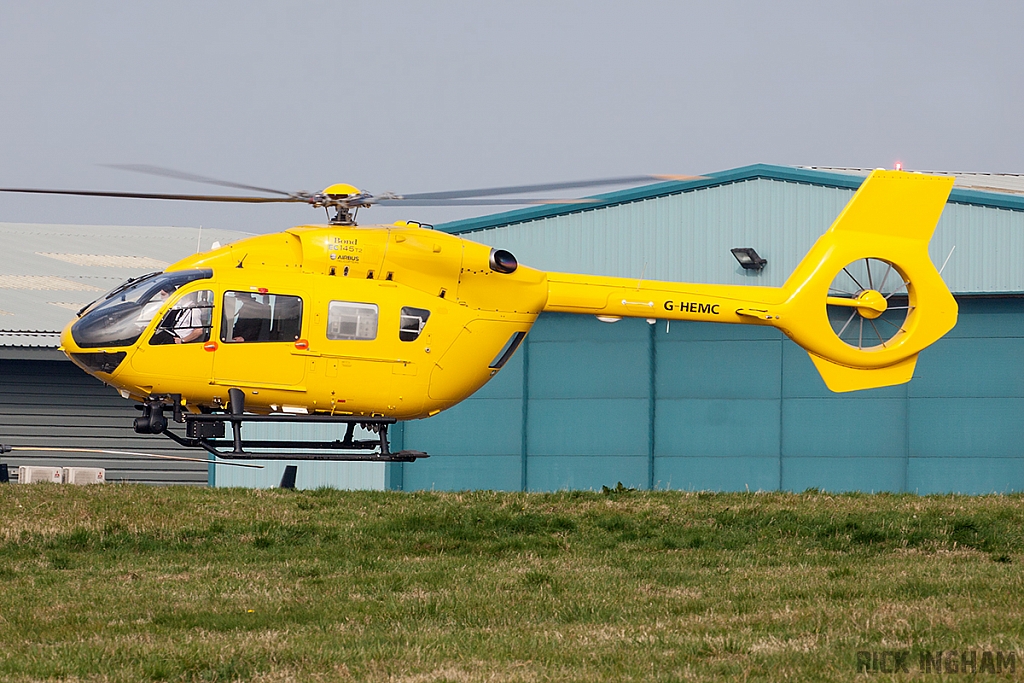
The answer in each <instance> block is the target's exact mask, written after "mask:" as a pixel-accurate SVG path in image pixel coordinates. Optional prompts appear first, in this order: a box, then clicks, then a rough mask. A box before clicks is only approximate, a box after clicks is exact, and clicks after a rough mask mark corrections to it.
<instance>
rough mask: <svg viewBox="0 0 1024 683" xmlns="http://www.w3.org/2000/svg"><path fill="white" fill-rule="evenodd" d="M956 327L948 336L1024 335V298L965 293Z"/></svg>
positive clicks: (961, 300)
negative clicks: (1000, 297) (975, 296)
mask: <svg viewBox="0 0 1024 683" xmlns="http://www.w3.org/2000/svg"><path fill="white" fill-rule="evenodd" d="M957 304H958V305H959V308H960V315H959V320H957V323H956V327H954V328H953V329H952V330H950V331H949V332H947V333H946V338H952V339H955V338H958V337H1024V298H1018V297H1012V298H1011V297H1007V298H1002V299H996V298H988V297H978V298H974V297H963V298H958V299H957Z"/></svg>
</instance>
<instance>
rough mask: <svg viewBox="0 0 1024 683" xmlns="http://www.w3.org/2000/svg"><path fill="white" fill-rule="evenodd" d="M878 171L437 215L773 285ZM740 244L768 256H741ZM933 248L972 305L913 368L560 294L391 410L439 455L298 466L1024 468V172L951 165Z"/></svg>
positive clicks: (424, 473)
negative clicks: (422, 399) (864, 371)
mask: <svg viewBox="0 0 1024 683" xmlns="http://www.w3.org/2000/svg"><path fill="white" fill-rule="evenodd" d="M866 173H867V171H864V170H858V169H820V168H793V167H780V166H768V165H756V166H749V167H744V168H738V169H733V170H730V171H725V172H720V173H712V174H708V175H707V176H705V177H704V178H702V179H699V180H694V181H687V182H666V183H661V184H657V185H651V186H646V187H641V188H636V189H632V190H626V191H621V192H614V193H610V194H605V195H600V201H599V202H598V203H596V204H590V205H587V206H586V207H582V206H580V205H574V206H571V207H565V206H562V207H538V208H531V209H524V210H518V211H511V212H506V213H502V214H497V215H492V216H485V217H482V218H477V219H470V220H464V221H458V222H454V223H448V224H445V225H440V226H437V229H440V230H445V231H447V232H451V233H456V234H461V235H465V236H467V237H468V238H470V239H473V240H476V241H479V242H482V243H484V244H489V245H491V246H494V247H498V248H503V249H508V250H510V251H512V252H513V253H514V254H515V255H516V256H517V258H518V259H519V261H520V262H521V263H524V264H528V265H530V266H533V267H536V268H541V269H546V270H555V271H562V272H583V273H594V274H601V275H611V276H621V277H634V278H644V279H651V280H672V281H683V282H708V283H720V284H746V285H765V286H779V285H781V284H782V283H783V282H784V280H785V279H786V277H787V276H788V274H789V273H790V272H791V271H792V269H793V268H794V267H795V266H796V264H797V263H798V262H799V261H800V260H801V259H802V258H803V256H804V254H805V253H806V252H807V250H808V249H809V248H810V247H811V245H812V244H813V243H814V241H815V240H816V239H817V237H818V236H819V235H820V234H821V233H822V232H824V230H825V229H827V228H828V226H829V225H830V224H831V223H832V221H833V220H834V219H835V217H836V216H837V215H838V213H839V212H840V211H841V210H842V208H843V207H844V206H845V205H846V203H847V202H848V201H849V199H850V197H851V196H852V195H853V192H854V191H855V190H856V188H857V187H858V186H859V185H860V183H861V182H862V181H863V178H864V177H865V176H866ZM734 247H753V248H754V249H756V251H757V252H758V254H760V255H761V256H762V257H764V258H766V259H767V260H768V264H767V266H766V267H765V268H764V269H763V270H761V271H760V272H757V271H747V270H743V269H742V268H741V267H740V266H739V265H738V263H737V261H736V260H735V259H734V258H733V256H732V254H731V253H730V249H731V248H734ZM111 253H112V252H111ZM931 256H932V260H933V261H934V262H935V263H936V265H938V266H942V265H943V264H945V266H944V270H943V278H944V279H945V280H946V282H947V284H948V285H949V287H950V289H951V290H952V291H953V292H954V294H955V295H956V297H957V300H958V303H959V306H960V318H959V323H958V325H957V327H956V328H954V330H953V331H952V332H950V333H949V334H948V335H947V336H946V337H945V338H943V339H942V340H940V341H939V342H938V343H936V344H935V345H934V346H932V347H930V348H929V349H927V350H925V351H924V352H923V353H922V354H921V357H920V360H919V362H918V364H917V370H916V373H915V377H914V379H913V380H912V381H911V382H910V383H909V384H906V385H902V386H898V387H889V388H884V389H877V390H870V391H863V392H856V393H853V394H833V393H831V392H829V391H828V390H827V389H826V388H825V385H824V383H823V382H822V380H821V378H820V377H819V375H818V373H817V371H816V370H815V369H814V367H813V365H812V364H811V361H810V359H809V358H808V356H807V354H806V353H805V352H804V351H803V350H802V349H800V348H799V347H797V346H796V345H795V344H793V343H792V342H790V341H788V340H787V339H785V338H784V337H783V336H782V335H781V334H780V333H778V332H776V331H775V330H772V329H767V328H761V327H749V326H741V325H715V324H710V323H679V322H677V323H675V324H672V325H670V326H669V325H667V324H666V322H665V321H656V322H655V323H654V324H648V323H647V322H646V321H644V320H630V319H626V320H622V321H620V322H617V323H614V324H606V323H602V322H599V321H597V320H596V319H595V318H593V317H589V316H571V315H558V314H544V315H542V316H541V317H540V319H539V320H538V322H537V324H536V325H535V327H534V329H533V331H532V332H531V333H530V334H529V335H528V336H527V338H526V341H525V342H524V344H523V345H522V346H521V347H520V349H519V350H518V351H517V353H516V354H515V356H514V357H513V359H512V360H511V361H510V362H509V363H508V364H507V365H506V366H505V367H504V368H503V369H502V370H501V372H500V373H499V374H498V375H497V376H496V377H495V378H494V379H493V380H492V381H491V382H490V383H489V384H488V385H487V386H485V387H484V388H483V389H481V390H480V391H479V392H478V393H477V394H476V395H474V396H473V397H471V398H470V399H468V400H466V401H465V402H463V403H462V404H460V405H458V406H456V407H454V408H452V409H450V410H448V411H446V412H444V413H442V414H440V415H438V416H435V417H433V418H430V419H428V420H420V421H415V422H411V423H406V424H404V425H402V428H401V429H395V430H394V441H395V447H396V448H401V447H405V448H413V449H417V450H424V451H427V452H428V453H430V455H431V457H430V458H429V459H426V460H420V461H417V462H415V463H410V464H405V465H395V464H389V465H383V464H364V463H358V464H351V463H346V464H341V463H332V464H310V463H302V464H299V472H298V477H297V484H298V485H299V486H300V487H315V486H321V485H328V486H338V487H342V488H346V487H348V488H395V489H404V490H416V489H437V490H458V489H500V490H531V491H544V490H558V489H565V488H582V489H587V488H600V487H601V486H615V485H616V484H617V483H618V482H621V483H622V484H623V485H625V486H631V487H637V488H672V489H697V490H701V489H711V490H741V491H742V490H747V489H749V490H751V491H754V490H795V491H800V490H804V489H807V488H811V487H813V488H821V489H827V490H836V491H839V490H861V491H911V492H918V493H933V492H950V491H955V492H962V493H986V492H1010V491H1020V490H1024V446H1022V445H1021V444H1024V421H1022V420H1021V419H1020V417H1019V414H1020V411H1021V409H1022V408H1024V339H1022V337H1024V259H1022V258H1021V256H1024V178H1020V177H1017V176H1008V175H992V174H956V186H955V187H954V190H953V193H952V194H951V196H950V200H949V204H948V205H947V207H946V209H945V211H944V213H943V216H942V218H941V220H940V222H939V226H938V228H937V230H936V234H935V237H934V238H933V240H932V243H931ZM168 260H171V259H168ZM0 285H2V283H0ZM0 288H2V287H0ZM0 308H3V306H0ZM0 322H3V319H2V318H0ZM4 327H6V326H4ZM0 343H2V344H8V345H9V344H11V343H12V342H11V338H10V335H8V338H7V339H6V340H0ZM6 353H8V354H9V353H11V352H10V351H7V352H6ZM27 381H28V380H26V382H27ZM2 382H3V379H2V378H0V384H2ZM108 391H109V390H108ZM113 398H116V396H114V397H113ZM266 464H267V465H268V466H267V468H266V469H265V470H262V471H259V472H254V471H250V470H239V469H232V468H227V467H220V466H218V467H216V468H211V469H210V471H209V473H208V481H209V483H210V484H212V485H216V486H274V485H277V483H278V482H279V481H280V478H281V472H282V470H283V468H284V466H285V465H286V464H287V463H281V462H276V463H266Z"/></svg>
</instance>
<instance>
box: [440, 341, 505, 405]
mask: <svg viewBox="0 0 1024 683" xmlns="http://www.w3.org/2000/svg"><path fill="white" fill-rule="evenodd" d="M523 355H524V354H523V349H522V348H520V349H519V350H518V351H516V352H515V353H514V354H512V357H511V358H509V359H508V362H506V363H505V367H503V368H502V369H501V370H499V371H498V374H497V375H495V376H494V377H492V378H491V379H490V381H489V382H487V384H485V385H483V386H482V387H480V388H479V389H477V392H476V393H475V394H473V397H472V398H474V399H477V398H522V397H523ZM442 415H443V413H442Z"/></svg>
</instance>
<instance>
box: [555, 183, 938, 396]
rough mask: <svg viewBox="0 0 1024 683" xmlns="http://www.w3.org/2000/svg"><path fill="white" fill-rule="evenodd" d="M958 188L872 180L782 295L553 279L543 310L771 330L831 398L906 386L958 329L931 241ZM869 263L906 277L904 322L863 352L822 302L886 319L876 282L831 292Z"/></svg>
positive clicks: (766, 290)
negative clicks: (929, 350)
mask: <svg viewBox="0 0 1024 683" xmlns="http://www.w3.org/2000/svg"><path fill="white" fill-rule="evenodd" d="M952 184H953V179H952V178H948V177H941V176H928V175H922V174H917V173H905V172H901V171H874V172H873V173H872V174H871V175H870V176H869V177H868V179H867V180H865V181H864V183H863V184H862V185H861V187H860V189H859V190H858V191H857V193H856V194H855V195H854V197H853V199H851V200H850V202H849V204H847V206H846V208H845V209H844V210H843V212H842V213H841V214H840V215H839V217H838V218H836V220H835V222H834V223H833V224H832V226H831V227H830V228H829V230H828V231H827V232H826V233H825V234H824V235H822V236H821V237H820V238H819V239H818V241H817V242H816V243H815V245H814V246H813V247H812V248H811V250H810V252H808V254H807V256H806V257H805V258H804V259H803V260H802V261H801V263H800V264H799V265H798V266H797V268H796V269H795V270H794V271H793V273H792V275H791V276H790V277H789V279H788V280H787V281H786V284H785V285H783V286H782V287H748V286H738V285H704V284H684V283H673V282H657V281H638V280H632V279H627V278H612V277H599V276H588V275H573V274H567V273H549V274H548V277H547V281H548V299H547V303H546V305H545V307H544V310H545V311H552V312H564V313H579V314H591V315H596V316H600V317H605V316H607V317H611V318H620V317H634V318H648V319H652V318H655V319H663V320H692V321H700V322H718V323H733V324H748V325H770V326H773V327H777V328H779V329H780V330H781V331H783V332H784V333H785V334H786V335H787V336H789V337H790V338H791V339H792V340H793V341H795V342H796V343H797V344H799V345H800V346H801V347H803V348H804V349H805V350H806V351H807V352H808V353H809V354H810V356H811V359H812V361H813V362H814V364H815V366H816V367H817V369H818V371H819V372H820V373H821V375H822V378H823V379H824V380H825V383H826V385H827V386H828V387H829V388H830V389H831V390H833V391H837V392H842V391H853V390H857V389H868V388H873V387H881V386H889V385H893V384H901V383H904V382H907V381H909V380H910V378H911V377H912V375H913V372H914V365H915V363H916V361H917V356H918V354H919V353H920V351H921V350H922V349H924V348H926V347H927V346H929V345H930V344H932V343H934V342H935V341H937V340H938V339H939V338H940V337H942V335H944V334H945V333H946V332H948V331H949V330H950V329H952V327H953V326H954V325H955V324H956V318H957V305H956V301H955V300H954V299H953V296H952V294H950V292H949V289H948V288H947V287H946V285H945V283H944V282H943V281H942V278H941V277H940V276H939V273H938V271H937V270H936V269H935V266H934V264H932V262H931V258H930V257H929V256H928V242H929V241H930V239H931V236H932V233H933V232H934V230H935V225H936V223H937V222H938V219H939V216H940V215H941V213H942V210H943V208H944V207H945V204H946V200H947V198H948V196H949V191H950V189H951V188H952ZM872 259H874V260H879V261H882V262H883V263H888V264H889V270H890V271H891V272H893V273H895V275H893V277H894V278H895V277H900V278H902V283H901V284H902V285H903V286H904V287H905V289H906V299H907V305H906V309H907V311H908V314H907V317H906V319H905V320H904V321H903V322H902V324H901V325H900V326H899V330H898V332H896V334H894V335H893V336H892V337H891V338H890V339H888V340H883V339H881V336H880V337H879V341H881V343H880V344H878V345H876V346H871V347H867V348H865V347H863V346H862V345H861V344H859V343H858V345H856V346H854V345H851V344H850V343H847V342H845V341H844V340H843V339H841V338H840V336H839V335H840V334H841V333H837V331H836V330H835V329H833V326H832V323H831V322H830V320H829V317H828V312H827V309H826V303H827V304H829V305H833V306H845V307H848V308H847V309H844V310H851V316H850V320H853V319H854V317H855V316H856V315H857V314H859V315H860V316H861V317H862V318H864V319H866V320H869V321H872V320H874V319H875V318H876V317H878V316H879V315H881V313H882V312H884V311H885V310H886V307H887V305H888V304H887V299H888V297H884V296H882V295H881V293H880V292H879V291H877V289H881V288H882V287H878V288H877V289H876V287H875V285H874V284H873V283H872V284H871V285H870V286H869V287H861V288H860V289H861V291H859V292H856V293H854V294H853V295H852V296H850V297H848V298H839V297H836V296H832V291H831V286H832V283H833V280H834V279H835V278H836V277H837V275H838V274H839V273H841V272H843V271H844V270H846V267H847V266H848V265H850V264H853V263H854V262H857V261H859V260H865V261H868V260H872ZM869 268H870V266H869ZM869 274H870V270H869ZM888 276H889V273H887V274H886V277H888ZM882 286H883V287H884V282H883V285H882ZM890 296H891V295H890ZM862 324H863V323H862Z"/></svg>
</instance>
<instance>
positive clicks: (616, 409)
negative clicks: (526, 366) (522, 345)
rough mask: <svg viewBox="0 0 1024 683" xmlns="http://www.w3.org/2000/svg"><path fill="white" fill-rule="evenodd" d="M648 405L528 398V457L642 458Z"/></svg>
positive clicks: (632, 401)
mask: <svg viewBox="0 0 1024 683" xmlns="http://www.w3.org/2000/svg"><path fill="white" fill-rule="evenodd" d="M530 351H531V353H532V352H533V349H531V350H530ZM530 362H531V364H532V362H533V358H532V357H531V359H530ZM648 406H649V404H648V401H647V400H646V399H635V398H628V399H611V398H586V399H536V400H534V399H533V398H531V399H530V406H529V418H528V420H527V437H526V438H527V444H528V448H529V453H530V456H531V457H532V456H540V455H589V456H596V455H642V456H645V457H646V456H647V452H648V439H649V435H650V420H649V419H648ZM583 466H586V465H585V462H584V463H583ZM645 481H646V480H645Z"/></svg>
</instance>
